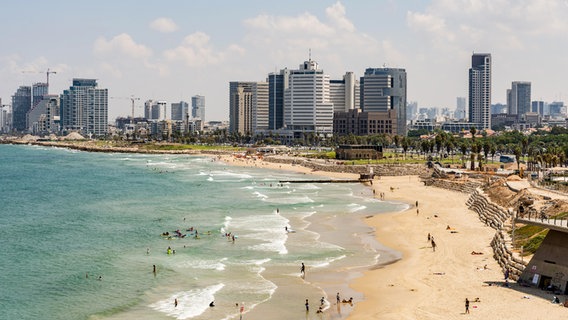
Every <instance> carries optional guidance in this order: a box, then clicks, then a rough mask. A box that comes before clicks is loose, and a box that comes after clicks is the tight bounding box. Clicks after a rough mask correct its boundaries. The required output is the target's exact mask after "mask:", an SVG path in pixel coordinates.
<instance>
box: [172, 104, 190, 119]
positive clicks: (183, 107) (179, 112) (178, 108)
mask: <svg viewBox="0 0 568 320" xmlns="http://www.w3.org/2000/svg"><path fill="white" fill-rule="evenodd" d="M188 112H189V104H188V103H187V102H185V101H180V102H179V103H172V108H171V113H172V114H171V118H172V120H185V117H186V115H187V113H188Z"/></svg>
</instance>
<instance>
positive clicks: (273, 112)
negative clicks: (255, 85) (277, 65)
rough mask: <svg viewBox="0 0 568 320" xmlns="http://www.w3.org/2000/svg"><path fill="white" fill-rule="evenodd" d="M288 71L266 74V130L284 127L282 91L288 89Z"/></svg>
mask: <svg viewBox="0 0 568 320" xmlns="http://www.w3.org/2000/svg"><path fill="white" fill-rule="evenodd" d="M289 77H290V70H288V69H287V68H286V69H282V70H280V72H279V73H270V74H268V79H267V82H268V130H278V129H282V127H284V90H286V89H287V88H288V78H289Z"/></svg>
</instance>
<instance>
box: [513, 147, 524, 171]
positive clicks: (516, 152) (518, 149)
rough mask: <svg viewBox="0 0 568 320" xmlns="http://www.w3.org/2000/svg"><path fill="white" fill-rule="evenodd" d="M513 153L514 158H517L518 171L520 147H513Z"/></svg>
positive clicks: (518, 166) (519, 166)
mask: <svg viewBox="0 0 568 320" xmlns="http://www.w3.org/2000/svg"><path fill="white" fill-rule="evenodd" d="M513 154H514V155H515V158H517V170H519V171H520V170H521V163H520V161H521V154H522V150H521V148H520V147H518V146H517V147H515V148H514V149H513Z"/></svg>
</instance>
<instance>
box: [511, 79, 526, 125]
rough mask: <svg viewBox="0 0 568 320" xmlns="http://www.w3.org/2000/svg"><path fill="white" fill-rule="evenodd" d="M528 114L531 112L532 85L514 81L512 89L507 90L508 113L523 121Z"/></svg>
mask: <svg viewBox="0 0 568 320" xmlns="http://www.w3.org/2000/svg"><path fill="white" fill-rule="evenodd" d="M528 112H531V83H530V82H526V81H513V83H512V84H511V89H507V113H508V114H510V115H516V116H517V119H518V120H521V119H523V117H524V115H525V114H526V113H528Z"/></svg>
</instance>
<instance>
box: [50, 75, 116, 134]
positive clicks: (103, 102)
mask: <svg viewBox="0 0 568 320" xmlns="http://www.w3.org/2000/svg"><path fill="white" fill-rule="evenodd" d="M60 103H61V112H60V116H61V129H62V130H63V131H79V132H80V133H82V134H84V135H94V136H103V135H106V134H107V133H108V89H99V88H97V80H96V79H73V85H72V86H71V87H69V89H68V90H64V91H63V94H62V95H61V99H60Z"/></svg>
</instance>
